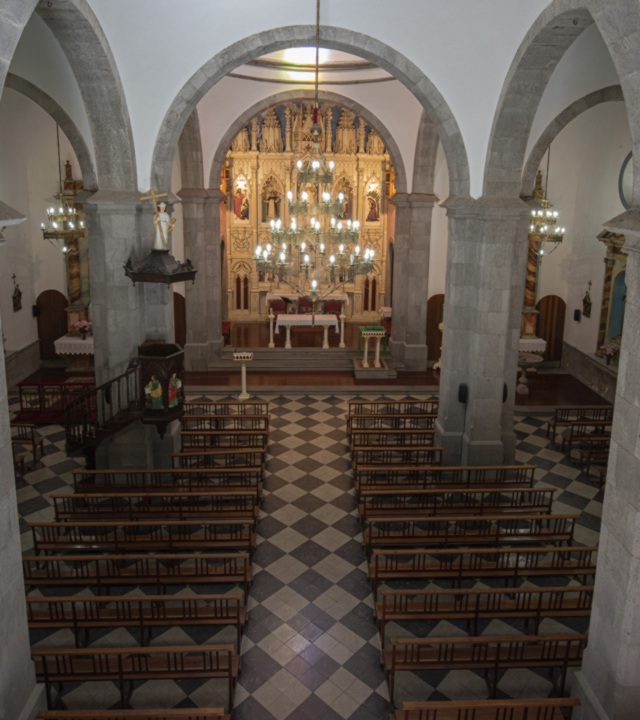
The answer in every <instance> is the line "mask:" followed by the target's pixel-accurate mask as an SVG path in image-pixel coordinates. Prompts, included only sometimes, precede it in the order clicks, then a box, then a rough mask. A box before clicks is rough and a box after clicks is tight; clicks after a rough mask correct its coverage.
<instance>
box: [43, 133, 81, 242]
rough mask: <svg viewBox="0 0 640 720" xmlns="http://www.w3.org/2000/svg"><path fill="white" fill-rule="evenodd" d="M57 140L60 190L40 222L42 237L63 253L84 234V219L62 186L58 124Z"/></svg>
mask: <svg viewBox="0 0 640 720" xmlns="http://www.w3.org/2000/svg"><path fill="white" fill-rule="evenodd" d="M56 141H57V149H58V183H59V191H58V194H57V195H55V196H54V200H55V202H54V204H52V205H51V206H49V207H48V208H47V220H46V222H43V223H40V228H41V230H42V237H43V238H44V239H45V240H48V241H49V242H50V243H51V244H52V245H54V246H55V247H57V248H58V249H59V250H61V251H62V252H63V253H67V252H68V251H69V242H70V241H71V240H72V239H74V238H80V237H83V236H84V233H85V227H84V220H82V219H81V218H80V217H79V216H78V211H77V210H76V208H75V207H73V206H72V205H71V204H69V203H68V201H67V200H66V198H65V196H64V192H63V186H62V164H61V161H60V127H59V126H58V125H56Z"/></svg>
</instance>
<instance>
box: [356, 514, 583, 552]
mask: <svg viewBox="0 0 640 720" xmlns="http://www.w3.org/2000/svg"><path fill="white" fill-rule="evenodd" d="M579 517H580V516H579V515H535V514H533V515H526V514H522V515H518V514H515V515H509V514H506V513H505V514H504V515H444V516H431V517H428V516H422V517H419V516H414V517H407V516H401V517H376V516H371V517H369V518H368V519H367V526H366V528H365V529H364V532H363V533H362V536H363V541H362V542H363V545H364V548H365V552H366V555H367V558H368V559H369V558H371V551H372V550H373V549H375V548H382V547H387V548H389V547H431V548H433V547H434V546H439V547H451V546H452V545H458V546H459V545H484V546H487V545H491V544H502V545H509V544H522V543H528V544H535V543H546V544H547V545H558V544H560V545H562V544H563V543H564V544H566V545H569V544H570V543H571V542H572V541H573V532H574V528H575V523H576V520H577V519H578V518H579Z"/></svg>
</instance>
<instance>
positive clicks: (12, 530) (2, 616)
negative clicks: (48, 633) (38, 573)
mask: <svg viewBox="0 0 640 720" xmlns="http://www.w3.org/2000/svg"><path fill="white" fill-rule="evenodd" d="M1 332H2V326H1V323H0V334H1ZM5 378H6V375H5V364H4V353H0V417H2V418H8V417H9V407H8V397H7V384H6V380H5ZM21 554H22V550H21V547H20V527H19V524H18V505H17V500H16V481H15V477H14V472H13V453H12V450H11V436H10V431H9V423H8V421H6V420H5V421H3V422H2V423H0V646H1V647H2V652H1V653H0V717H2V718H7V720H8V719H9V718H16V720H30V718H33V717H35V715H36V714H37V713H38V712H39V711H40V710H45V709H46V699H45V697H44V686H43V685H37V684H36V678H35V672H34V669H33V663H32V662H31V647H30V643H29V631H28V629H27V612H26V605H25V600H24V578H23V576H22V565H21Z"/></svg>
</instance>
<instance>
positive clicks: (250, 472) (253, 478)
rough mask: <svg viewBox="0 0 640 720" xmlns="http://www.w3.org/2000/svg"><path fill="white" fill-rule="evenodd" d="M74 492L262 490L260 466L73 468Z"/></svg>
mask: <svg viewBox="0 0 640 720" xmlns="http://www.w3.org/2000/svg"><path fill="white" fill-rule="evenodd" d="M71 474H72V477H73V485H74V489H75V491H76V492H82V493H92V492H127V491H137V490H148V491H157V492H171V491H172V490H174V491H184V490H187V491H195V490H198V489H206V490H214V489H217V488H228V489H231V488H237V489H248V488H251V489H253V488H255V489H256V490H257V492H259V493H262V476H263V472H262V467H260V466H253V467H249V468H246V467H206V468H166V469H163V470H149V469H144V470H125V469H123V470H73V471H72V473H71Z"/></svg>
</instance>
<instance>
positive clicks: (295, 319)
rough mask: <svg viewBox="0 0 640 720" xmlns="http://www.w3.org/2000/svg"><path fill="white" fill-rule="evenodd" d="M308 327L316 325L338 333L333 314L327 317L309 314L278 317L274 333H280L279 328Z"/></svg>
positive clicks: (336, 321)
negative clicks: (330, 328)
mask: <svg viewBox="0 0 640 720" xmlns="http://www.w3.org/2000/svg"><path fill="white" fill-rule="evenodd" d="M287 325H289V326H290V327H309V326H311V325H318V326H320V327H332V328H333V329H334V330H335V331H336V332H337V331H338V320H337V318H336V316H335V315H334V314H333V313H329V314H327V315H312V314H311V313H305V314H299V315H294V314H291V315H284V314H280V315H278V319H277V320H276V332H280V328H283V327H286V326H287Z"/></svg>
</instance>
